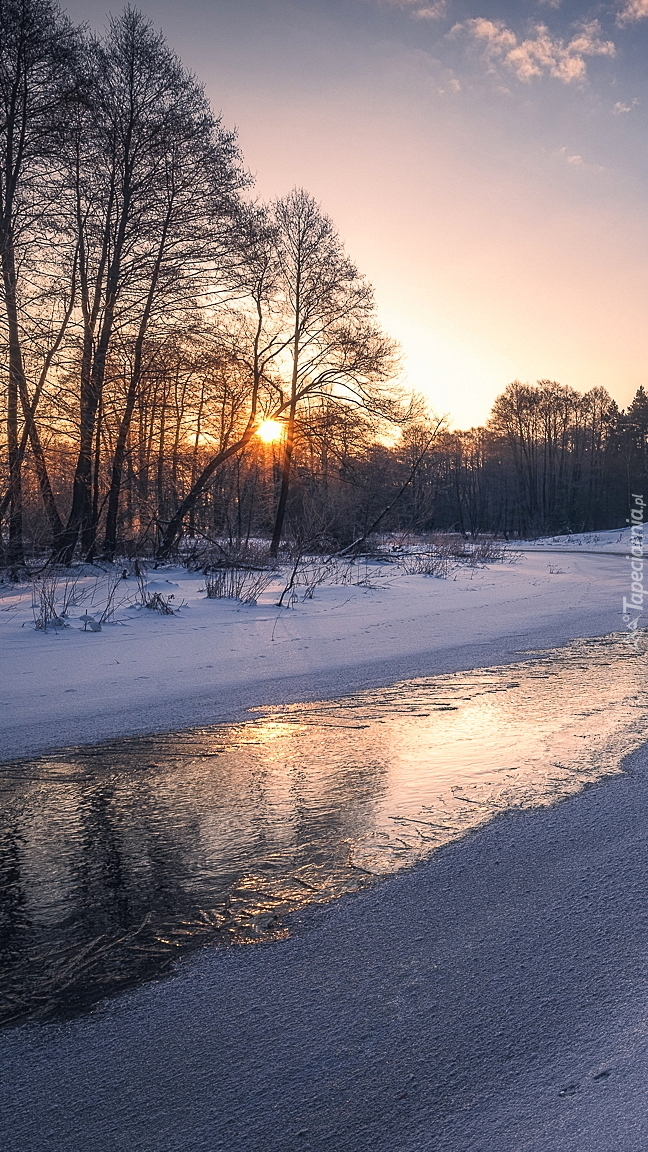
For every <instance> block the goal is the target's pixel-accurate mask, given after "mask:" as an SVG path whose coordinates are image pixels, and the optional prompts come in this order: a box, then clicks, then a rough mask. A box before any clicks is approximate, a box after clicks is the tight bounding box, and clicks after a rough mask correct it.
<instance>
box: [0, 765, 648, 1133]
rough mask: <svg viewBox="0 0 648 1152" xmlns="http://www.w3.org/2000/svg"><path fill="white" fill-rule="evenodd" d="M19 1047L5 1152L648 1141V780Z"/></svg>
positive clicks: (406, 877)
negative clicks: (647, 1086) (274, 941)
mask: <svg viewBox="0 0 648 1152" xmlns="http://www.w3.org/2000/svg"><path fill="white" fill-rule="evenodd" d="M629 767H630V770H629V771H628V772H627V773H626V774H624V775H620V776H617V777H615V778H612V779H609V780H608V781H606V782H604V783H602V784H599V785H595V786H593V787H591V788H589V789H586V790H585V791H584V792H582V793H581V794H580V795H579V796H577V797H574V798H572V799H569V800H566V801H565V802H563V803H562V804H559V805H556V806H555V807H552V808H546V809H541V810H535V811H533V812H512V813H511V812H510V813H506V814H504V815H503V816H502V817H500V818H499V819H497V820H495V821H493V822H491V823H490V824H489V825H487V826H485V827H483V828H482V829H480V830H479V831H477V832H475V833H474V834H473V835H472V836H470V837H469V838H467V839H466V840H464V841H462V842H460V843H456V844H453V845H450V846H448V847H447V848H445V849H443V850H441V851H440V852H438V853H437V854H436V856H435V857H433V858H432V860H430V861H429V862H426V863H424V864H421V865H418V866H417V867H415V868H413V869H411V870H410V871H407V872H403V873H400V874H399V875H397V876H395V877H392V878H390V879H388V880H386V881H384V882H383V883H382V884H380V885H378V886H376V887H375V888H372V889H370V890H369V891H366V892H363V893H362V894H361V895H359V896H355V897H347V898H345V899H343V900H340V901H337V902H335V903H333V904H331V905H329V906H328V907H327V908H325V909H311V910H309V911H307V912H305V913H303V914H302V915H301V917H300V920H299V922H298V923H297V924H296V925H293V934H292V936H291V938H289V939H288V940H286V941H284V942H281V943H279V944H275V945H272V944H269V945H265V946H257V947H247V948H238V949H229V950H221V951H217V950H216V951H212V950H207V951H205V952H204V953H202V954H201V955H200V956H199V957H197V958H196V959H194V960H193V961H190V962H189V963H187V964H184V965H183V966H182V967H181V969H180V971H179V973H178V975H177V976H176V977H174V978H171V979H170V980H165V981H163V982H161V983H159V984H155V983H153V984H149V985H147V986H146V987H142V988H140V989H137V990H136V991H134V992H131V993H126V994H124V995H123V996H121V997H119V998H117V999H116V1000H113V1001H110V1002H106V1003H104V1004H103V1005H102V1006H100V1007H99V1008H98V1009H97V1010H96V1011H95V1012H93V1013H92V1014H90V1015H88V1016H85V1017H83V1018H80V1019H77V1020H73V1021H70V1022H68V1023H64V1024H46V1025H42V1026H39V1027H31V1028H21V1029H15V1030H14V1031H7V1032H5V1033H4V1035H2V1036H1V1037H0V1066H1V1068H2V1092H3V1093H4V1096H5V1099H6V1105H5V1107H4V1120H3V1152H33V1150H35V1149H38V1150H39V1152H40V1150H42V1152H87V1150H88V1149H92V1152H135V1150H136V1152H175V1150H176V1149H184V1148H186V1149H190V1150H191V1152H216V1150H218V1149H224V1150H226V1152H234V1150H235V1149H239V1148H245V1149H246V1150H247V1152H302V1150H303V1152H307V1150H308V1152H329V1150H333V1149H334V1150H335V1152H369V1150H371V1152H394V1150H397V1152H432V1150H434V1152H490V1150H493V1152H495V1150H496V1152H558V1150H560V1152H610V1149H615V1150H618V1152H645V1149H646V1147H648V1115H647V1113H646V1109H645V1103H644V1101H645V1082H646V1075H647V1074H648V1049H647V1045H646V1020H647V1019H648V914H647V910H646V900H645V893H646V889H647V887H648V824H647V823H646V819H645V812H646V806H647V804H648V775H647V774H646V767H647V758H646V755H645V752H642V753H639V754H637V755H635V757H634V758H633V763H632V764H631V765H630V766H629Z"/></svg>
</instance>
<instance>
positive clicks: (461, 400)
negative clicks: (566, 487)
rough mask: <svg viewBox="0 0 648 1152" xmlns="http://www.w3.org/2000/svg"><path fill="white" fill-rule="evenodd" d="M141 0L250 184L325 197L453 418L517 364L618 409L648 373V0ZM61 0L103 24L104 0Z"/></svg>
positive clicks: (389, 318)
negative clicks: (606, 8)
mask: <svg viewBox="0 0 648 1152" xmlns="http://www.w3.org/2000/svg"><path fill="white" fill-rule="evenodd" d="M620 3H621V0H620ZM139 6H140V7H141V8H142V9H143V11H144V12H146V13H147V14H148V15H150V16H151V18H152V19H153V21H154V22H155V23H156V24H157V25H158V26H161V27H162V28H163V30H164V31H165V32H166V34H167V37H168V39H169V41H170V43H171V45H172V47H174V48H175V49H176V50H177V51H178V52H179V53H180V55H181V56H182V58H183V59H184V61H185V62H186V64H187V65H188V66H189V67H190V68H192V69H193V70H194V71H195V72H196V73H197V74H198V76H199V77H200V78H201V79H202V80H203V81H204V82H205V84H206V88H207V91H208V93H209V95H210V97H211V98H212V100H213V103H214V105H215V106H216V107H217V108H219V109H222V112H223V117H224V121H225V123H226V124H228V125H236V126H237V127H238V130H239V139H240V144H241V147H242V150H243V153H244V156H245V160H246V163H247V164H248V166H249V167H250V168H251V170H252V171H253V172H254V173H255V175H256V178H257V191H258V193H259V195H261V196H262V197H264V198H265V197H271V196H274V195H280V194H282V193H284V192H287V191H288V190H289V189H290V188H291V187H293V186H295V185H303V186H304V187H306V188H307V189H308V190H309V191H310V192H312V194H313V195H314V196H315V197H316V198H317V199H318V200H320V201H321V203H322V205H323V207H324V208H325V210H326V211H327V212H328V213H329V214H330V215H331V216H332V217H333V219H334V220H335V223H336V225H337V227H338V228H339V230H340V232H341V234H342V236H343V238H344V240H345V242H346V244H347V247H348V249H349V251H350V253H351V255H352V256H353V258H354V259H355V260H356V261H357V263H358V265H359V267H360V268H361V270H362V271H364V272H366V274H367V275H368V276H369V278H370V279H371V280H372V282H373V284H374V285H375V288H376V295H377V301H378V306H379V311H380V316H381V319H382V321H383V323H384V326H385V327H386V328H387V330H388V331H389V332H390V333H391V334H392V335H393V336H395V337H396V338H398V339H399V340H400V341H401V343H402V346H403V351H404V366H405V375H406V379H407V382H408V383H409V384H410V385H412V386H414V387H416V388H417V389H418V390H420V391H423V392H425V394H426V395H427V396H428V397H429V398H430V402H431V404H432V405H433V407H434V408H435V409H436V410H437V411H438V412H442V413H448V414H449V415H450V416H451V418H452V420H453V422H454V424H455V425H456V426H458V427H467V426H470V425H471V424H476V423H480V422H482V421H483V420H485V419H486V417H487V415H488V412H489V409H490V406H491V404H492V401H493V399H494V397H495V396H496V395H497V393H498V392H500V391H501V390H502V389H503V388H504V386H505V385H506V384H507V383H508V382H509V381H510V380H513V379H515V378H519V379H522V380H530V381H533V380H536V379H539V378H551V379H555V380H559V381H560V382H561V383H563V384H569V385H571V386H572V387H574V388H577V389H579V390H586V389H587V388H590V387H592V386H595V385H602V386H603V387H606V388H607V389H608V390H609V391H610V392H611V394H612V395H613V396H614V397H615V399H616V400H617V401H618V402H619V404H620V405H622V406H623V405H626V404H627V403H628V402H629V401H630V399H631V398H632V395H633V394H634V392H635V390H636V389H637V387H639V385H640V384H643V385H645V386H648V322H647V320H646V311H647V302H648V291H647V288H648V203H647V200H648V197H647V196H646V187H645V175H644V173H645V160H646V137H647V136H648V133H646V125H645V112H644V103H643V102H642V88H644V87H645V80H644V79H643V75H642V72H643V71H644V66H645V63H646V55H647V46H648V41H647V40H646V33H647V32H648V20H646V21H645V23H644V22H643V20H642V19H641V17H643V15H648V2H647V3H646V4H645V5H644V6H643V7H644V8H645V9H646V12H645V13H644V12H643V11H641V5H640V6H639V8H637V10H636V12H635V13H634V14H632V13H630V9H629V8H628V9H627V12H626V15H623V10H622V8H621V7H619V6H617V9H616V11H615V10H614V8H612V9H611V10H610V14H609V18H608V20H607V23H606V24H605V25H604V24H602V23H600V22H598V23H597V22H596V21H593V20H592V18H591V13H590V12H589V10H587V9H585V8H584V6H583V5H582V4H578V3H574V4H569V3H563V4H562V6H560V10H558V9H559V6H558V5H557V4H556V3H552V4H548V3H546V2H545V3H544V4H538V3H532V2H531V0H529V2H528V3H524V4H517V5H515V6H513V5H511V4H510V3H508V4H507V3H506V2H503V3H501V4H499V5H495V4H493V3H492V2H490V3H489V2H487V3H485V4H479V3H472V4H469V3H458V2H457V3H455V4H453V3H452V0H448V4H447V5H446V6H445V12H444V13H441V14H440V15H439V12H440V9H439V12H437V14H436V16H435V12H436V7H435V6H434V5H430V4H425V5H424V4H420V5H417V4H415V3H414V2H413V0H412V2H410V0H398V2H394V0H321V2H319V3H315V0H238V2H237V3H236V4H234V3H232V2H231V0H230V2H227V0H202V2H200V0H193V2H191V3H187V4H183V5H182V7H180V5H172V4H171V3H170V0H144V2H143V3H141V4H140V5H139ZM66 7H67V9H68V11H69V13H70V15H71V16H72V17H73V18H74V19H83V18H86V19H88V20H89V21H90V23H91V24H93V25H94V26H97V27H99V26H101V24H102V23H103V17H104V12H105V10H106V7H107V5H106V4H105V3H104V2H102V0H74V2H73V3H69V4H67V5H66ZM522 9H524V12H522ZM424 12H428V13H429V15H427V16H425V15H423V14H422V13H424ZM521 13H522V15H520V14H521ZM539 28H540V29H542V28H544V29H545V31H544V32H542V31H541V30H540V31H539V30H538V29H539Z"/></svg>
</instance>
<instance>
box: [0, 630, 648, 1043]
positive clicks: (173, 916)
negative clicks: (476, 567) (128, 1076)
mask: <svg viewBox="0 0 648 1152" xmlns="http://www.w3.org/2000/svg"><path fill="white" fill-rule="evenodd" d="M645 673H646V659H645V657H641V656H637V655H636V654H635V653H634V652H633V651H632V649H630V648H629V646H628V644H627V643H626V641H625V640H624V639H619V638H618V637H607V638H603V639H596V640H585V641H577V642H575V643H573V644H571V645H569V646H568V647H567V648H563V649H557V650H555V651H551V652H547V653H543V654H542V655H541V656H540V657H539V658H537V657H535V658H532V659H528V660H524V661H523V662H521V663H517V664H512V665H507V666H505V667H498V668H486V669H479V670H477V671H470V672H460V673H457V674H455V675H446V676H439V677H435V678H431V679H420V680H411V681H405V682H402V683H399V684H395V685H393V686H391V687H389V688H385V689H379V690H370V691H366V692H361V693H358V694H356V695H353V696H346V697H343V698H340V699H338V700H332V701H326V702H323V703H317V704H297V705H293V706H290V707H284V708H275V709H264V710H262V711H261V710H260V711H258V712H256V713H252V714H251V715H252V717H253V718H251V719H250V720H249V721H247V722H245V723H241V724H232V725H215V726H212V727H208V728H194V729H191V730H189V731H185V732H177V733H172V734H166V735H162V736H150V737H145V738H136V739H129V740H119V741H113V742H110V743H104V744H101V745H98V746H93V747H90V748H74V749H70V750H68V751H66V752H59V753H56V754H52V755H47V756H42V757H40V758H38V759H36V760H32V761H30V762H27V763H26V762H20V763H19V762H16V763H12V764H6V765H4V766H0V811H1V816H0V1018H1V1019H2V1020H4V1021H6V1022H10V1021H15V1022H17V1021H19V1020H24V1019H28V1018H30V1017H31V1018H36V1019H44V1018H47V1017H48V1016H51V1015H53V1014H57V1013H60V1012H66V1011H68V1012H69V1011H75V1010H77V1009H78V1008H80V1007H84V1006H86V1005H88V1004H89V1003H92V1002H93V1001H94V1000H97V999H98V998H99V997H101V996H103V995H105V994H106V993H107V992H111V991H113V990H114V989H117V988H120V987H124V986H126V985H128V984H133V983H135V982H137V981H140V980H143V979H148V978H151V977H154V976H156V975H158V974H160V973H162V972H164V971H165V970H166V969H168V968H169V967H170V966H171V965H172V964H173V962H174V960H175V959H176V958H177V957H178V956H179V955H181V954H182V952H183V951H186V950H188V949H194V948H196V947H198V946H200V945H203V944H209V943H250V942H258V941H260V940H264V939H265V940H267V939H273V938H277V937H281V936H282V935H285V934H286V929H285V927H284V923H283V921H284V917H285V915H286V913H287V912H289V911H291V910H295V909H296V908H299V907H303V906H304V905H305V904H308V903H312V902H323V901H328V900H331V899H333V898H335V897H336V896H339V895H341V894H342V893H346V892H352V891H355V890H357V889H358V888H362V887H366V886H367V885H368V884H371V883H374V882H375V879H376V877H380V876H383V875H385V874H388V873H391V872H394V871H396V870H398V869H401V868H403V867H405V866H407V865H410V864H412V863H414V862H415V861H417V860H420V859H421V858H422V857H424V856H426V855H428V854H429V853H430V852H432V851H434V849H435V848H437V847H438V846H440V845H442V844H444V843H447V842H448V841H450V840H454V839H456V838H457V837H459V836H462V835H464V834H465V833H466V832H467V831H468V830H469V829H471V828H475V827H476V826H477V825H479V824H481V823H483V822H484V821H486V820H489V819H490V818H491V817H492V816H493V815H494V814H496V813H499V812H502V811H504V810H505V809H508V808H512V807H517V808H527V807H531V806H534V805H539V804H547V803H552V802H553V801H555V800H556V799H559V798H560V797H563V796H566V795H567V794H569V793H571V792H575V791H577V790H578V789H580V788H582V787H583V785H584V783H585V782H587V781H592V780H595V779H597V778H599V777H601V776H602V775H604V774H606V773H610V772H614V771H617V770H618V769H619V766H620V761H621V759H622V758H623V757H624V756H626V755H627V754H628V753H629V752H631V751H632V750H633V749H634V748H636V747H638V746H639V745H640V744H641V743H643V742H644V741H645V740H646V739H647V738H648V697H647V694H646V689H645V687H644V681H645Z"/></svg>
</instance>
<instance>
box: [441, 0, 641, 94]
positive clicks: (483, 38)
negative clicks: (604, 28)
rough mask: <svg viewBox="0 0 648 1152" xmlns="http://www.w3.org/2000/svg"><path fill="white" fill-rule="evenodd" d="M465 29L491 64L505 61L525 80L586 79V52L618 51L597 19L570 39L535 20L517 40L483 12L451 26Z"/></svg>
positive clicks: (566, 80)
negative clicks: (558, 34)
mask: <svg viewBox="0 0 648 1152" xmlns="http://www.w3.org/2000/svg"><path fill="white" fill-rule="evenodd" d="M646 3H648V0H646ZM462 31H466V32H467V33H468V35H469V36H470V37H471V38H472V39H473V40H474V41H475V42H476V43H478V44H480V45H482V47H483V50H484V55H485V57H486V59H487V60H488V62H489V64H490V66H491V68H493V69H494V68H495V67H496V66H497V65H498V64H504V65H506V67H508V68H510V69H511V70H512V71H513V72H514V73H515V75H516V76H517V78H518V80H522V81H524V82H526V83H529V81H531V80H533V79H535V78H536V77H538V76H544V75H548V76H553V77H554V78H555V79H556V80H561V81H562V83H563V84H571V83H572V82H574V81H577V80H582V79H584V77H585V74H586V72H587V64H586V62H585V57H586V56H614V55H615V52H616V48H615V46H614V43H613V42H612V40H603V39H602V37H601V25H600V24H599V22H598V20H591V21H590V22H589V23H586V24H581V25H580V28H579V29H578V31H577V32H576V34H575V35H574V36H573V37H572V39H571V40H569V41H568V42H567V43H565V41H564V40H562V39H561V38H560V37H558V36H552V34H551V32H550V31H549V29H548V28H547V26H546V24H536V25H535V27H534V28H533V32H532V34H531V35H530V36H528V37H527V38H526V39H525V40H518V38H517V36H516V35H515V33H514V32H513V31H512V30H511V29H510V28H507V27H506V25H505V24H504V22H503V21H502V20H487V19H485V17H483V16H478V17H476V18H474V19H472V20H466V21H465V23H464V24H456V25H455V27H454V28H453V29H452V32H453V33H455V34H457V33H459V32H462Z"/></svg>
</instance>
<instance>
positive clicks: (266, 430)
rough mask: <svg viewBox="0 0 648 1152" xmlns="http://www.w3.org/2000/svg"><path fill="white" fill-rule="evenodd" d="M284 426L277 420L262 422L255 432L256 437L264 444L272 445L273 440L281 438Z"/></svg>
mask: <svg viewBox="0 0 648 1152" xmlns="http://www.w3.org/2000/svg"><path fill="white" fill-rule="evenodd" d="M283 431H284V426H283V424H281V423H280V422H279V421H278V420H264V421H263V423H262V424H259V427H258V428H257V430H256V434H257V436H258V437H259V438H260V439H261V440H263V443H264V444H272V442H273V440H280V439H281V437H282V436H283Z"/></svg>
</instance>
